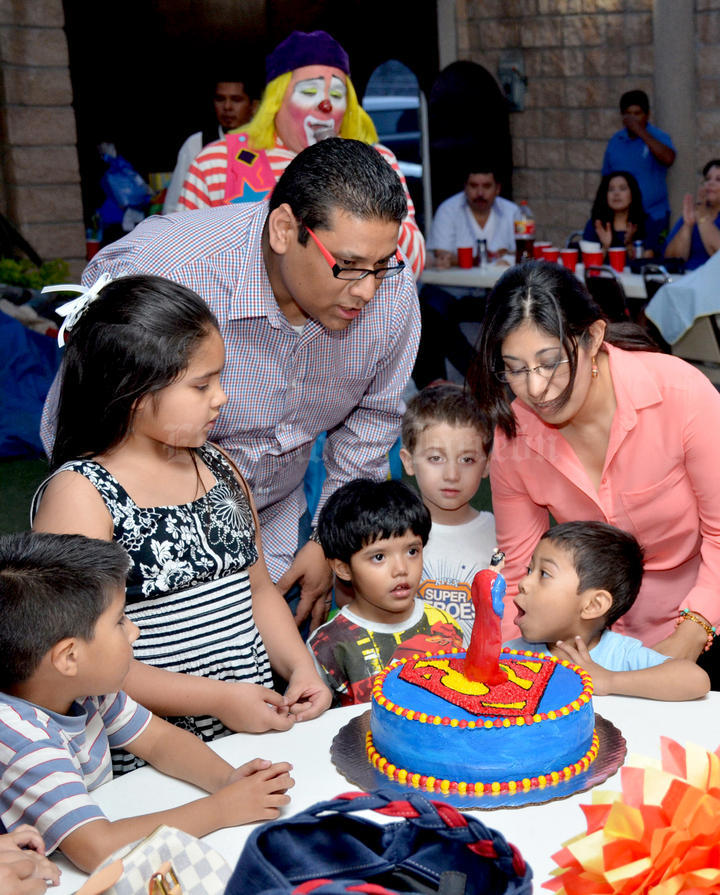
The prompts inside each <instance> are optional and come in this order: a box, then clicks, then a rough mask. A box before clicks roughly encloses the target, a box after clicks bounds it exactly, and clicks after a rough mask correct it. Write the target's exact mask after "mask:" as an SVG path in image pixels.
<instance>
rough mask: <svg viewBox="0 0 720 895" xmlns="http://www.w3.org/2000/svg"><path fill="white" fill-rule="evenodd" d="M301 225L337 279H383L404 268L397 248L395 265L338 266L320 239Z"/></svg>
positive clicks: (305, 225) (304, 225)
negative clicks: (369, 277)
mask: <svg viewBox="0 0 720 895" xmlns="http://www.w3.org/2000/svg"><path fill="white" fill-rule="evenodd" d="M302 226H303V227H305V229H306V230H307V232H308V233H309V234H310V236H312V238H313V240H314V242H315V245H316V246H317V247H318V248H319V249H320V251H321V252H322V254H323V257H324V258H325V260H326V261H327V263H328V264H329V266H330V269H331V270H332V275H333V276H334V277H335V279H337V280H364V279H365V277H367V276H371V275H372V276H374V277H375V279H376V280H384V279H385V278H386V277H394V276H397V274H399V273H400V271H401V270H404V268H405V262H404V261H403V260H402V258H401V257H400V252H399V250H396V251H395V260H396V261H397V262H398V263H397V264H396V265H393V267H376V268H375V270H366V269H365V268H364V267H340V265H339V264H338V263H337V261H336V260H335V259H334V258H333V256H332V255H331V254H330V252H329V251H328V250H327V249H326V248H325V246H324V245H323V244H322V243H321V242H320V240H319V239H318V238H317V236H316V235H315V234H314V233H313V232H312V230H311V229H310V228H309V227H308V225H307V224H303V225H302Z"/></svg>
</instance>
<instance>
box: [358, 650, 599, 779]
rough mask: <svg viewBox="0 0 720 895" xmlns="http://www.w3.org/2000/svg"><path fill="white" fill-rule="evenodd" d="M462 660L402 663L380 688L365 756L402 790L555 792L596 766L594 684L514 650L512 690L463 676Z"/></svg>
mask: <svg viewBox="0 0 720 895" xmlns="http://www.w3.org/2000/svg"><path fill="white" fill-rule="evenodd" d="M464 659H465V654H464V653H457V652H454V653H448V654H443V653H440V654H438V655H432V654H430V653H428V654H427V655H425V656H422V657H419V656H415V657H413V658H410V659H400V660H397V661H395V662H393V663H392V664H391V665H389V666H388V667H387V668H385V669H384V670H383V671H382V672H381V673H380V674H379V675H378V676H377V678H376V679H375V683H374V687H373V695H372V708H371V719H370V731H369V732H368V735H367V752H368V758H369V760H370V762H371V763H372V764H373V765H374V766H375V767H376V768H377V770H378V771H381V772H382V773H383V774H385V775H386V776H387V777H389V778H390V779H392V780H396V781H398V782H399V783H403V784H407V785H410V786H414V787H417V788H419V789H424V790H427V791H430V792H459V793H467V794H489V793H497V792H510V793H514V792H522V791H527V790H530V789H533V788H535V787H540V788H543V787H546V786H553V785H554V784H556V783H558V782H560V781H563V780H568V779H569V778H571V777H573V776H574V775H575V774H578V773H581V772H582V771H585V770H587V768H588V767H589V766H590V764H591V763H592V762H593V761H594V760H595V758H596V757H597V752H598V738H597V734H596V732H595V715H594V712H593V707H592V699H591V697H592V681H591V679H590V675H589V674H587V672H585V671H584V670H583V669H582V668H580V667H578V666H577V665H573V664H572V663H570V662H567V661H560V660H558V659H556V658H555V657H554V656H546V655H540V654H538V653H529V652H526V653H523V652H518V651H517V650H509V651H504V652H502V653H500V656H499V667H500V669H501V670H502V671H503V672H504V673H505V675H506V676H507V680H505V681H503V682H501V683H499V684H495V685H488V684H485V683H482V682H475V681H472V680H469V679H468V678H467V677H465V675H464V674H463V669H464Z"/></svg>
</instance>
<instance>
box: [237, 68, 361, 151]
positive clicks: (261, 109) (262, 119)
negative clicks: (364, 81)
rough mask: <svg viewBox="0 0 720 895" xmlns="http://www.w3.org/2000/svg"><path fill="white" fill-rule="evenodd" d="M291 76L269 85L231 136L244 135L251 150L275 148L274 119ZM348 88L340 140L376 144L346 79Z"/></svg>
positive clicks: (273, 81) (276, 80)
mask: <svg viewBox="0 0 720 895" xmlns="http://www.w3.org/2000/svg"><path fill="white" fill-rule="evenodd" d="M291 79H292V72H290V71H287V72H285V73H284V74H282V75H278V76H277V78H273V80H272V81H270V82H269V83H268V85H267V86H266V87H265V90H264V92H263V95H262V99H261V100H260V105H259V106H258V109H257V112H256V113H255V115H254V116H253V118H252V120H251V121H250V122H249V124H246V125H245V126H244V127H240V128H238V129H237V130H235V131H232V132H231V133H236V134H237V133H245V134H247V136H248V142H249V143H250V145H251V146H252V147H253V149H270V148H271V147H273V146H274V145H275V116H276V115H277V113H278V112H279V111H280V106H282V104H283V100H284V99H285V95H286V93H287V91H288V87H289V86H290V81H291ZM345 85H346V87H347V108H346V109H345V115H344V116H343V120H342V124H341V125H340V134H339V136H340V137H345V138H347V139H351V140H361V141H362V142H363V143H377V140H378V135H377V131H376V130H375V125H374V124H373V123H372V119H371V118H370V116H369V115H368V113H367V112H366V111H365V109H363V107H362V106H361V105H360V103H359V102H358V98H357V93H355V88H354V87H353V84H352V81H351V80H350V76H349V75H346V76H345Z"/></svg>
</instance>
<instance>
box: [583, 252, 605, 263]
mask: <svg viewBox="0 0 720 895" xmlns="http://www.w3.org/2000/svg"><path fill="white" fill-rule="evenodd" d="M582 259H583V264H584V265H585V267H590V266H591V265H595V266H598V265H600V264H602V263H603V253H602V250H600V251H599V252H583V256H582Z"/></svg>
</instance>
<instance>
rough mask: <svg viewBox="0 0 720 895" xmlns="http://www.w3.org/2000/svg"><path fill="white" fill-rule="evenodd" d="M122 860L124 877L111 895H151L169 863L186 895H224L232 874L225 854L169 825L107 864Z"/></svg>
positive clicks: (111, 891)
mask: <svg viewBox="0 0 720 895" xmlns="http://www.w3.org/2000/svg"><path fill="white" fill-rule="evenodd" d="M118 859H119V860H121V861H122V865H123V870H122V876H121V877H120V879H119V880H118V881H117V882H116V883H115V885H113V886H112V887H111V888H110V889H106V890H105V891H106V892H107V893H108V895H147V892H148V883H149V881H150V877H151V876H152V875H153V874H154V873H155V872H156V871H157V870H158V868H159V867H160V865H161V864H163V862H165V861H169V862H170V863H171V864H172V867H173V869H174V871H175V874H176V876H177V878H178V882H179V883H180V887H181V889H182V892H183V895H222V893H223V892H224V891H225V887H226V885H227V883H228V880H229V879H230V873H231V868H230V865H229V864H228V863H227V862H226V861H225V859H224V858H223V857H222V855H220V854H218V852H216V851H215V850H214V849H212V848H210V846H209V845H207V844H206V843H205V842H203V841H202V840H201V839H196V838H195V837H194V836H190V835H189V834H188V833H183V832H182V830H176V829H175V828H174V827H167V826H160V827H158V828H157V830H155V831H154V832H153V833H151V834H150V835H149V836H148V837H147V838H146V839H142V840H141V841H140V842H138V843H136V844H135V845H132V846H130V847H129V848H124V849H121V850H120V851H118V852H116V853H115V854H114V855H113V856H112V858H110V859H108V861H106V862H105V864H108V863H111V862H112V861H115V860H118ZM103 866H105V865H103ZM97 872H98V871H96V873H97ZM90 880H92V877H91V878H90ZM96 891H97V890H96ZM100 891H102V890H100Z"/></svg>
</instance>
